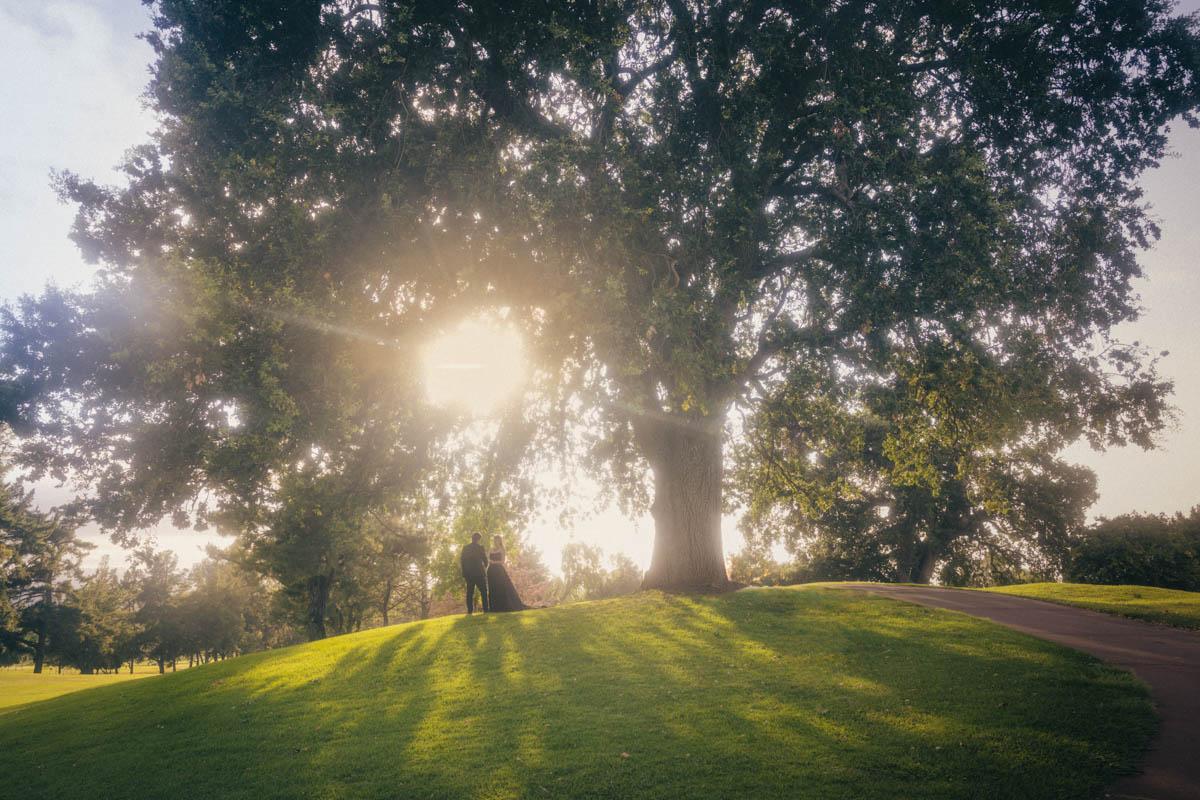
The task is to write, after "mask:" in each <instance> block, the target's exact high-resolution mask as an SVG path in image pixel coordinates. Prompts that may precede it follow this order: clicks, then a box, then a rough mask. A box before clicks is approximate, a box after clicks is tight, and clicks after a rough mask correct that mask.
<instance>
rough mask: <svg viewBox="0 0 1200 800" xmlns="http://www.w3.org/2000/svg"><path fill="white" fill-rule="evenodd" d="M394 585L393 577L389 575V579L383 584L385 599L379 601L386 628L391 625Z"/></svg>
mask: <svg viewBox="0 0 1200 800" xmlns="http://www.w3.org/2000/svg"><path fill="white" fill-rule="evenodd" d="M392 583H393V580H392V576H390V575H389V576H388V579H387V580H386V581H384V583H383V597H382V598H380V600H379V610H380V611H381V612H382V613H383V624H384V626H385V627H386V626H387V625H390V624H391V621H390V620H389V618H388V616H389V615H388V612H389V611H391V608H392Z"/></svg>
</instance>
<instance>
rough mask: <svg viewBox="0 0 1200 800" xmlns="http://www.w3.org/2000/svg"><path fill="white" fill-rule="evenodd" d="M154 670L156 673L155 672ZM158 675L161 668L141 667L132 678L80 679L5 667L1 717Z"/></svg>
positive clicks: (125, 675)
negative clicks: (19, 709) (20, 708)
mask: <svg viewBox="0 0 1200 800" xmlns="http://www.w3.org/2000/svg"><path fill="white" fill-rule="evenodd" d="M151 668H152V669H151ZM156 674H158V667H152V665H149V664H146V665H142V664H139V665H138V669H137V671H136V672H134V673H133V674H132V675H130V674H129V673H128V672H127V671H126V670H121V673H120V674H118V675H80V674H79V673H78V672H71V673H63V674H62V675H60V674H58V673H57V672H55V671H54V669H53V668H47V669H46V670H45V671H44V672H42V674H40V675H35V674H33V668H32V667H5V668H3V669H0V714H3V713H4V712H5V711H7V710H9V709H12V708H14V707H16V706H22V705H25V704H26V703H33V702H35V701H37V700H48V699H49V698H51V697H58V696H59V695H61V694H68V693H70V692H77V691H79V690H81V689H91V688H93V687H96V686H108V685H110V684H113V683H121V682H124V681H127V680H129V679H130V678H145V677H147V676H149V675H156Z"/></svg>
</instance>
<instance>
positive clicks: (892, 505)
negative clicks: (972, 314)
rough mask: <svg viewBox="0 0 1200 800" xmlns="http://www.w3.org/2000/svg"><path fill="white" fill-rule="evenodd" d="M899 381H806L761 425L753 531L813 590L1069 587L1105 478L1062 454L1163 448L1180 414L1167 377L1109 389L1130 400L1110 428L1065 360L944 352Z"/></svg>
mask: <svg viewBox="0 0 1200 800" xmlns="http://www.w3.org/2000/svg"><path fill="white" fill-rule="evenodd" d="M1039 367H1040V368H1039ZM892 372H893V375H894V377H893V379H892V380H891V382H890V383H880V382H878V381H877V380H866V381H860V382H857V383H855V382H852V381H849V380H846V379H842V378H835V377H833V376H831V375H828V374H822V373H820V372H819V371H818V370H816V369H813V368H811V367H810V368H808V369H803V368H801V367H797V368H795V369H793V371H792V373H791V375H790V377H789V380H788V381H787V382H786V383H781V384H779V385H778V387H777V388H776V389H775V391H774V392H773V393H772V394H771V395H770V396H768V397H767V398H766V400H765V402H763V403H762V404H761V405H760V406H759V407H758V409H757V410H756V411H755V413H754V414H753V415H750V416H749V417H748V418H747V420H746V427H745V436H744V440H743V443H742V445H741V446H740V447H739V449H738V451H737V454H736V461H737V469H736V470H735V477H736V481H735V483H736V486H737V487H738V493H739V496H740V497H741V498H742V499H743V500H744V501H745V502H746V506H747V509H748V513H747V514H746V516H745V517H744V519H743V528H744V530H745V532H746V533H747V535H748V536H749V538H750V539H751V540H752V541H753V542H757V543H760V544H761V545H769V544H773V543H775V542H784V543H785V544H787V545H788V548H789V549H790V550H791V551H792V552H793V553H794V554H796V555H800V556H802V559H801V560H802V563H801V564H800V565H799V566H800V569H801V574H802V575H803V576H805V577H808V578H810V579H843V578H851V579H865V580H901V581H912V582H917V583H928V582H929V581H930V579H931V578H932V577H933V576H934V575H935V574H936V573H937V571H938V570H939V569H940V570H941V574H940V578H941V580H942V581H943V582H947V583H955V584H966V583H976V584H977V583H983V584H988V583H994V582H1012V581H1014V580H1016V579H1018V578H1038V579H1052V578H1055V577H1059V576H1061V575H1062V572H1063V569H1064V568H1065V566H1066V563H1067V558H1068V552H1069V548H1070V544H1071V541H1072V539H1073V538H1074V537H1077V536H1078V535H1079V534H1080V533H1081V532H1082V530H1083V528H1084V525H1085V513H1086V510H1087V508H1088V506H1090V505H1091V504H1092V502H1094V500H1095V477H1094V476H1093V475H1092V474H1091V472H1090V471H1089V470H1086V469H1084V468H1082V467H1075V466H1072V465H1069V464H1066V463H1063V462H1062V461H1060V460H1059V459H1058V458H1057V457H1056V456H1055V454H1056V453H1057V452H1058V451H1059V450H1060V449H1061V448H1062V447H1064V446H1065V445H1066V444H1067V443H1069V442H1070V441H1072V440H1073V439H1074V438H1075V437H1076V436H1078V435H1079V434H1080V433H1081V432H1083V433H1086V434H1088V435H1090V436H1092V437H1094V438H1100V437H1103V436H1109V437H1116V436H1118V435H1120V434H1119V433H1118V432H1124V435H1128V436H1130V437H1132V438H1133V439H1134V440H1135V441H1136V442H1138V443H1140V444H1143V445H1148V444H1150V437H1151V436H1152V434H1153V432H1154V431H1155V430H1157V429H1158V428H1159V427H1160V426H1161V424H1162V422H1163V420H1164V418H1165V416H1166V409H1165V407H1164V405H1163V403H1162V399H1161V398H1162V395H1163V393H1164V391H1165V389H1166V387H1165V386H1163V385H1161V384H1158V383H1156V382H1155V379H1154V376H1153V372H1152V369H1151V370H1146V371H1144V372H1143V373H1141V374H1138V375H1132V374H1130V375H1127V376H1125V378H1126V379H1127V380H1128V381H1129V383H1128V385H1127V386H1126V387H1119V386H1111V385H1106V386H1102V387H1100V389H1099V391H1100V392H1101V393H1102V394H1104V395H1105V396H1108V397H1112V398H1119V401H1118V402H1114V403H1113V404H1112V405H1109V406H1107V407H1105V408H1104V409H1103V411H1104V413H1100V414H1097V413H1095V411H1094V410H1093V409H1092V407H1091V404H1092V403H1093V402H1094V396H1093V392H1095V391H1096V390H1097V389H1096V386H1095V385H1094V384H1093V383H1092V382H1091V381H1082V382H1080V381H1078V378H1077V375H1076V374H1074V373H1070V372H1068V373H1066V374H1065V375H1064V374H1061V373H1059V372H1057V365H1055V364H1054V363H1053V362H1046V361H1042V362H1038V361H1033V360H1030V361H1025V360H1014V361H1009V362H1007V363H1001V362H996V361H992V360H990V359H988V358H987V356H986V354H982V355H981V354H978V353H976V352H972V351H966V352H954V351H949V350H947V349H946V348H941V347H938V348H936V349H934V350H932V351H926V352H924V353H921V354H919V357H914V355H913V354H906V355H905V356H904V357H903V360H901V359H897V363H896V364H895V365H894V367H893V369H892ZM1114 416H1117V417H1118V418H1117V419H1114ZM1122 417H1123V418H1122Z"/></svg>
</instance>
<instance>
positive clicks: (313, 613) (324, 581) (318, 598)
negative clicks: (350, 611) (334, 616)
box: [305, 575, 333, 642]
mask: <svg viewBox="0 0 1200 800" xmlns="http://www.w3.org/2000/svg"><path fill="white" fill-rule="evenodd" d="M332 582H333V580H332V578H331V577H330V576H328V575H314V576H312V577H311V578H309V579H308V619H307V621H306V623H305V633H306V634H307V636H308V640H309V641H310V642H314V641H316V640H317V639H324V638H325V637H326V635H327V634H326V632H325V611H326V609H327V608H328V606H329V589H330V584H331V583H332Z"/></svg>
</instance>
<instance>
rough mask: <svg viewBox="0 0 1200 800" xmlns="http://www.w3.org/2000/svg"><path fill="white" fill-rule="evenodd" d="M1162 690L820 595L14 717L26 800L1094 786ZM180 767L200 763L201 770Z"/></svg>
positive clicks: (759, 595) (170, 689)
mask: <svg viewBox="0 0 1200 800" xmlns="http://www.w3.org/2000/svg"><path fill="white" fill-rule="evenodd" d="M1152 725H1153V720H1152V715H1151V711H1150V707H1149V704H1148V701H1147V698H1146V694H1145V691H1144V689H1143V688H1142V687H1141V686H1140V685H1139V684H1137V683H1136V682H1135V681H1133V680H1132V679H1131V678H1130V677H1129V676H1127V675H1126V674H1124V673H1118V672H1115V671H1113V670H1110V669H1108V668H1106V667H1104V666H1101V665H1100V664H1099V663H1098V662H1096V661H1094V660H1092V659H1090V658H1088V657H1086V656H1083V655H1081V654H1078V653H1075V652H1072V651H1068V650H1065V649H1063V648H1060V647H1057V646H1055V645H1052V644H1049V643H1046V642H1041V641H1038V640H1034V639H1031V638H1028V637H1025V636H1023V635H1021V634H1018V633H1016V632H1013V631H1010V630H1007V629H1004V628H1001V627H999V626H996V625H992V624H990V623H987V622H983V621H980V620H976V619H972V618H969V617H966V616H963V615H959V614H952V613H947V612H942V611H938V610H934V609H927V608H923V607H919V606H914V605H910V604H904V603H897V602H893V601H890V600H887V599H883V598H878V597H870V596H862V595H859V594H856V593H850V592H844V591H836V590H824V589H813V588H808V589H803V588H800V589H764V590H750V591H743V592H738V593H735V594H732V595H725V596H721V597H702V598H688V597H675V596H667V595H661V594H657V593H644V594H640V595H636V596H633V597H628V598H621V599H618V600H612V601H605V602H599V603H584V604H577V605H571V606H564V607H559V608H553V609H546V610H540V611H531V612H525V613H522V614H512V615H501V616H496V617H483V616H476V617H473V618H465V617H449V618H442V619H436V620H432V621H429V622H425V623H417V624H411V625H401V626H395V627H391V628H385V629H380V630H374V631H368V632H365V633H361V634H355V635H351V636H344V637H339V638H335V639H330V640H326V641H324V642H319V643H316V644H312V645H305V646H301V647H295V648H288V649H285V650H278V651H274V652H269V653H261V654H256V655H252V656H245V657H242V658H238V659H233V660H230V661H226V662H221V663H218V664H212V665H207V666H203V667H199V668H197V669H194V670H189V671H188V672H186V673H179V674H176V675H168V676H166V677H164V678H159V679H155V680H151V681H143V682H135V683H127V684H125V685H120V686H111V687H105V688H101V689H97V690H93V691H87V692H79V693H76V694H74V695H71V696H67V697H61V698H57V699H55V700H51V701H48V702H45V703H38V704H35V705H31V706H26V707H24V708H20V709H17V710H15V711H13V712H11V713H9V714H6V715H4V716H2V717H0V770H4V771H5V772H6V773H9V774H18V773H19V774H20V775H22V780H23V789H22V795H21V796H22V797H26V798H42V797H45V798H49V797H55V798H74V797H79V798H84V797H86V798H89V800H90V799H91V798H96V797H106V798H110V797H111V798H117V797H131V798H132V797H160V796H169V795H171V794H173V793H175V792H176V791H177V790H178V789H179V787H180V786H181V785H183V783H184V782H185V781H186V786H187V789H188V793H189V794H190V795H194V796H200V797H204V796H207V797H223V798H231V797H240V798H267V797H311V798H369V797H380V798H382V797H444V798H451V797H453V798H458V797H463V798H467V797H484V798H488V797H491V798H502V797H543V796H544V797H661V798H682V797H701V796H703V797H721V798H725V797H785V796H786V797H798V798H805V797H809V798H894V797H922V798H963V797H989V798H1005V797H1009V798H1070V797H1094V796H1097V795H1098V792H1099V791H1100V789H1101V787H1102V786H1103V785H1104V784H1105V783H1106V782H1108V781H1109V780H1110V779H1111V778H1112V777H1113V775H1114V774H1116V773H1117V772H1118V771H1120V770H1121V769H1127V768H1129V767H1130V766H1131V765H1132V764H1134V763H1135V762H1136V759H1137V757H1138V755H1139V753H1140V750H1141V748H1142V746H1143V745H1144V743H1145V741H1146V739H1147V736H1148V734H1149V732H1150V730H1151V729H1152ZM185 776H186V778H185Z"/></svg>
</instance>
